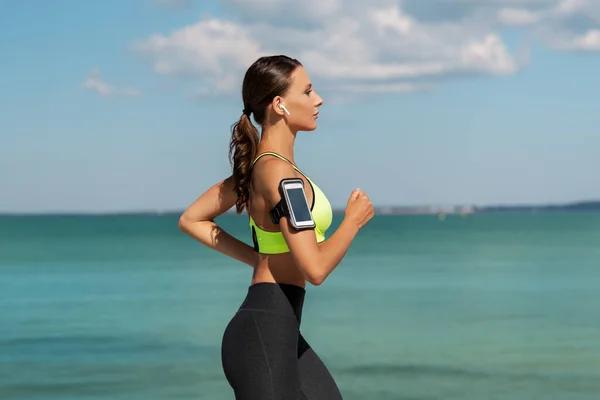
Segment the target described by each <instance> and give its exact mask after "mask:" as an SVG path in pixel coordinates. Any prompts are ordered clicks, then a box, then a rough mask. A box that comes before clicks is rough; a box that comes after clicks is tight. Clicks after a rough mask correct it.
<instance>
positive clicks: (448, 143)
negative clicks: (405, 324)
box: [0, 0, 600, 212]
mask: <svg viewBox="0 0 600 400" xmlns="http://www.w3.org/2000/svg"><path fill="white" fill-rule="evenodd" d="M316 3H317V1H316V0H307V1H305V2H304V3H301V4H300V2H297V1H295V2H287V1H283V0H282V1H274V0H258V1H256V2H252V4H253V6H252V7H251V6H249V5H248V2H243V1H242V0H227V1H220V2H218V1H185V0H178V1H174V0H170V1H169V0H162V1H157V0H128V1H116V0H105V1H102V2H99V1H98V2H91V1H90V2H83V1H78V0H54V1H52V2H40V1H37V2H34V1H32V0H23V1H18V2H3V3H2V4H1V5H0V53H1V54H2V62H1V63H0V87H1V88H2V90H0V109H1V110H2V113H1V115H2V116H1V118H0V188H1V191H2V192H1V196H0V212H66V211H72V212H105V211H125V210H161V211H165V210H179V209H182V208H184V207H186V206H187V205H188V204H189V203H190V202H191V201H193V200H194V199H195V198H196V197H197V196H198V195H200V194H201V193H202V192H203V191H204V190H205V189H207V188H208V187H209V186H210V185H212V184H214V183H215V182H217V181H218V180H220V179H223V178H225V177H226V176H228V175H229V173H230V166H229V162H228V159H227V146H228V140H229V136H230V131H229V128H230V125H231V124H232V123H233V122H234V121H235V120H237V118H239V116H240V113H241V110H242V104H241V99H240V95H239V87H240V83H241V77H242V74H243V72H244V69H245V68H247V66H249V65H250V63H251V62H252V61H253V60H254V59H255V58H256V57H257V56H259V55H262V54H269V53H271V54H272V53H284V54H288V55H291V56H295V57H297V58H299V59H300V61H302V62H303V63H304V64H305V66H306V68H307V70H308V72H309V74H310V75H311V77H312V79H313V81H314V83H315V88H316V90H317V91H319V93H320V94H321V95H322V97H323V98H324V100H325V104H324V105H323V107H322V109H321V115H320V118H319V127H318V129H317V130H316V131H315V132H301V133H300V134H299V137H298V140H297V147H296V160H297V162H298V163H299V164H300V166H301V168H302V169H304V170H305V172H307V173H308V174H309V175H310V176H311V178H313V180H315V181H316V182H317V184H319V186H321V188H322V189H323V190H324V191H325V192H326V193H327V195H328V197H329V198H330V200H331V202H332V203H333V205H334V206H336V207H343V206H344V205H345V203H346V200H347V198H348V196H349V194H350V192H351V191H352V190H353V189H354V188H356V187H360V188H361V189H364V190H365V191H366V192H367V193H368V194H369V195H370V197H371V198H372V200H373V201H374V203H375V204H376V205H378V206H385V205H394V204H398V205H416V204H430V205H445V204H448V205H452V204H480V205H483V204H515V203H534V202H535V203H548V202H568V201H578V200H586V199H597V198H600V180H599V179H598V177H597V173H598V171H600V128H598V127H599V126H600V113H598V101H597V99H598V91H599V89H600V74H599V73H598V71H600V5H599V4H598V2H594V1H591V0H589V1H586V0H568V1H546V0H539V1H536V0H505V1H503V0H496V1H493V2H477V1H475V2H473V1H471V2H466V1H454V2H449V1H448V0H430V1H428V2H422V1H421V0H418V1H417V0H404V1H394V0H373V1H371V2H368V6H367V5H366V4H367V3H365V2H361V1H357V0H347V1H345V0H322V1H321V2H320V3H319V6H316ZM260 7H262V8H260Z"/></svg>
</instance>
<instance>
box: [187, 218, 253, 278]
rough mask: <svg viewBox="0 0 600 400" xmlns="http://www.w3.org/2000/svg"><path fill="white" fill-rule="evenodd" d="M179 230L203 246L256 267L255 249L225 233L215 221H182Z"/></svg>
mask: <svg viewBox="0 0 600 400" xmlns="http://www.w3.org/2000/svg"><path fill="white" fill-rule="evenodd" d="M179 228H180V229H181V230H182V231H183V232H185V233H186V234H188V235H189V236H191V237H192V238H194V239H196V240H197V241H199V242H200V243H202V244H203V245H205V246H207V247H209V248H211V249H213V250H216V251H218V252H220V253H222V254H224V255H226V256H229V257H231V258H234V259H236V260H238V261H241V262H243V263H245V264H247V265H249V266H251V267H254V266H255V262H256V252H255V251H254V248H252V247H251V246H248V245H247V244H246V243H244V242H242V241H241V240H239V239H236V238H235V237H233V236H231V235H230V234H228V233H227V232H225V231H224V230H223V229H221V228H220V227H219V226H218V225H217V224H216V223H215V222H214V221H199V222H185V221H181V222H180V223H179Z"/></svg>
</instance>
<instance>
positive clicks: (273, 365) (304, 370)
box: [221, 282, 342, 400]
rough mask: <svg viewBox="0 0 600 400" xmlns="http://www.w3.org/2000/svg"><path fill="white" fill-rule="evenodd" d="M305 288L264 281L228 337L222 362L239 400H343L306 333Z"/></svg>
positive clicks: (243, 307) (249, 296) (248, 298)
mask: <svg viewBox="0 0 600 400" xmlns="http://www.w3.org/2000/svg"><path fill="white" fill-rule="evenodd" d="M305 293H306V292H305V290H304V288H302V287H300V286H296V285H289V284H281V283H270V282H261V283H256V284H253V285H252V286H250V288H249V289H248V294H247V296H246V299H245V300H244V302H243V303H242V305H241V306H240V308H239V310H238V312H237V313H236V314H235V316H234V317H233V318H232V319H231V321H230V322H229V324H228V325H227V328H226V329H225V333H224V335H223V342H222V349H221V359H222V363H223V370H224V372H225V377H226V378H227V381H228V382H229V384H230V385H231V387H232V388H233V391H234V393H235V398H236V400H342V395H341V394H340V391H339V389H338V387H337V385H336V384H335V381H334V380H333V377H332V376H331V374H330V373H329V371H328V370H327V367H325V365H324V364H323V362H322V361H321V359H320V358H319V357H318V356H317V354H316V353H315V352H314V351H313V350H312V349H311V347H310V346H309V344H308V343H307V342H306V340H304V338H303V337H302V335H301V334H300V322H301V319H302V306H303V304H304V295H305Z"/></svg>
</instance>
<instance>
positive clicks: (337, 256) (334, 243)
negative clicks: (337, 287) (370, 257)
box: [319, 220, 359, 282]
mask: <svg viewBox="0 0 600 400" xmlns="http://www.w3.org/2000/svg"><path fill="white" fill-rule="evenodd" d="M358 231H359V228H358V226H356V224H354V223H352V222H349V221H347V220H344V221H342V223H341V224H340V226H339V227H338V229H337V230H336V231H335V232H334V233H333V235H331V237H330V238H329V239H327V240H325V241H324V242H322V243H320V244H319V255H320V257H319V261H320V262H319V282H323V281H324V280H325V279H326V278H327V277H328V276H329V274H330V273H331V272H332V271H333V270H334V269H335V268H336V267H337V266H338V264H339V263H340V262H341V261H342V259H343V258H344V256H345V255H346V253H347V252H348V249H349V248H350V245H351V244H352V241H353V240H354V238H355V237H356V235H357V234H358Z"/></svg>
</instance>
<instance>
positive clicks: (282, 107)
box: [279, 103, 290, 115]
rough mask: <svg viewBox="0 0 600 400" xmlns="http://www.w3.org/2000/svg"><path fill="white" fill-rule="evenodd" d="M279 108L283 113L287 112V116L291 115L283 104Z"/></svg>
mask: <svg viewBox="0 0 600 400" xmlns="http://www.w3.org/2000/svg"><path fill="white" fill-rule="evenodd" d="M279 108H281V109H282V110H283V111H285V113H286V114H287V115H290V112H289V111H288V110H287V108H285V106H284V105H283V104H281V103H279Z"/></svg>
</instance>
